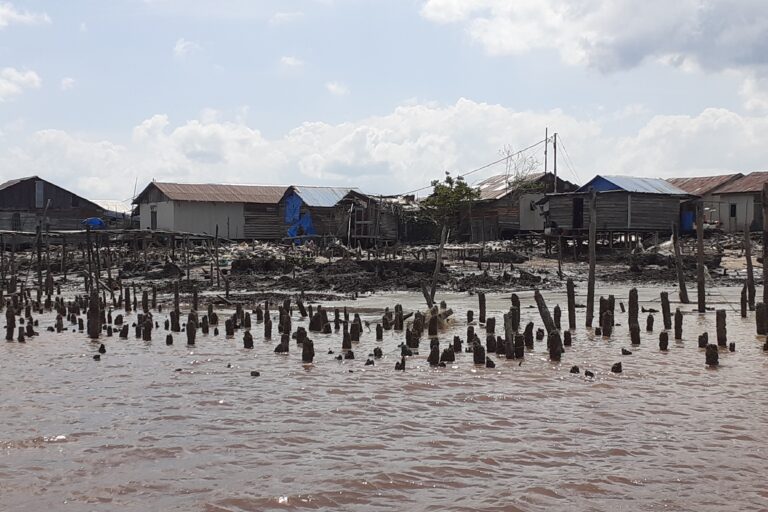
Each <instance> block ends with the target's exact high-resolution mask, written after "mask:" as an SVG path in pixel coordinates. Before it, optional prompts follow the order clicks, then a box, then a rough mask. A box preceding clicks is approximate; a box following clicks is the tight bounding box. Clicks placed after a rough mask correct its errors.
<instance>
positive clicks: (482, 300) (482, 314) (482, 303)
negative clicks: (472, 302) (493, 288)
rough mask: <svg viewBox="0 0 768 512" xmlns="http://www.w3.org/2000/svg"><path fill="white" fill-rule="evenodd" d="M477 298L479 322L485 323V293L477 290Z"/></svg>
mask: <svg viewBox="0 0 768 512" xmlns="http://www.w3.org/2000/svg"><path fill="white" fill-rule="evenodd" d="M477 300H478V302H479V305H480V319H479V320H480V323H481V324H484V323H485V293H483V292H477ZM483 363H485V360H483Z"/></svg>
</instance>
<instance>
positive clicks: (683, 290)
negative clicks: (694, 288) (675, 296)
mask: <svg viewBox="0 0 768 512" xmlns="http://www.w3.org/2000/svg"><path fill="white" fill-rule="evenodd" d="M672 245H674V246H675V267H676V268H677V282H678V285H679V286H680V302H682V303H683V304H689V303H690V302H691V301H690V299H689V298H688V288H687V287H686V286H685V269H684V267H683V256H682V254H681V253H680V237H679V233H678V228H677V223H676V222H673V223H672Z"/></svg>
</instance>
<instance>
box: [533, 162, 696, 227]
mask: <svg viewBox="0 0 768 512" xmlns="http://www.w3.org/2000/svg"><path fill="white" fill-rule="evenodd" d="M591 189H594V190H595V191H596V193H597V229H598V230H600V231H623V232H638V233H639V232H661V233H669V232H670V231H671V230H672V224H673V223H676V222H678V218H679V212H680V202H681V201H684V200H687V199H690V198H691V195H690V194H689V193H688V192H686V191H684V190H681V189H679V188H677V187H675V186H674V185H672V184H671V183H669V182H668V181H666V180H662V179H657V178H633V177H629V176H608V175H603V176H595V177H594V178H592V179H591V180H590V181H589V182H588V183H586V184H585V185H583V186H581V187H580V188H579V189H577V190H576V191H574V192H569V193H558V194H547V196H546V201H545V202H546V204H545V209H546V211H547V218H548V224H549V226H550V227H552V228H555V229H557V230H560V231H562V232H564V233H566V234H568V233H580V232H584V231H587V230H588V229H589V223H590V221H591V219H590V216H589V194H590V192H589V191H590V190H591Z"/></svg>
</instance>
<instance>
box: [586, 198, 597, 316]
mask: <svg viewBox="0 0 768 512" xmlns="http://www.w3.org/2000/svg"><path fill="white" fill-rule="evenodd" d="M596 239H597V193H596V192H595V190H594V189H593V190H591V191H590V198H589V278H588V280H587V322H586V325H587V327H592V319H593V317H594V316H595V258H596V248H595V244H596V242H597V240H596Z"/></svg>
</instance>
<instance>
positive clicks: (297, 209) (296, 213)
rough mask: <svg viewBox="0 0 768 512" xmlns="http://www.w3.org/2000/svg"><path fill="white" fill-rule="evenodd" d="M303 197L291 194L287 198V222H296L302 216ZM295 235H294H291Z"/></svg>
mask: <svg viewBox="0 0 768 512" xmlns="http://www.w3.org/2000/svg"><path fill="white" fill-rule="evenodd" d="M301 203H302V201H301V198H300V197H299V196H297V195H296V194H291V195H289V196H288V197H286V198H285V223H286V224H291V225H293V224H295V223H297V222H298V221H299V217H300V216H301ZM291 236H294V235H291Z"/></svg>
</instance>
